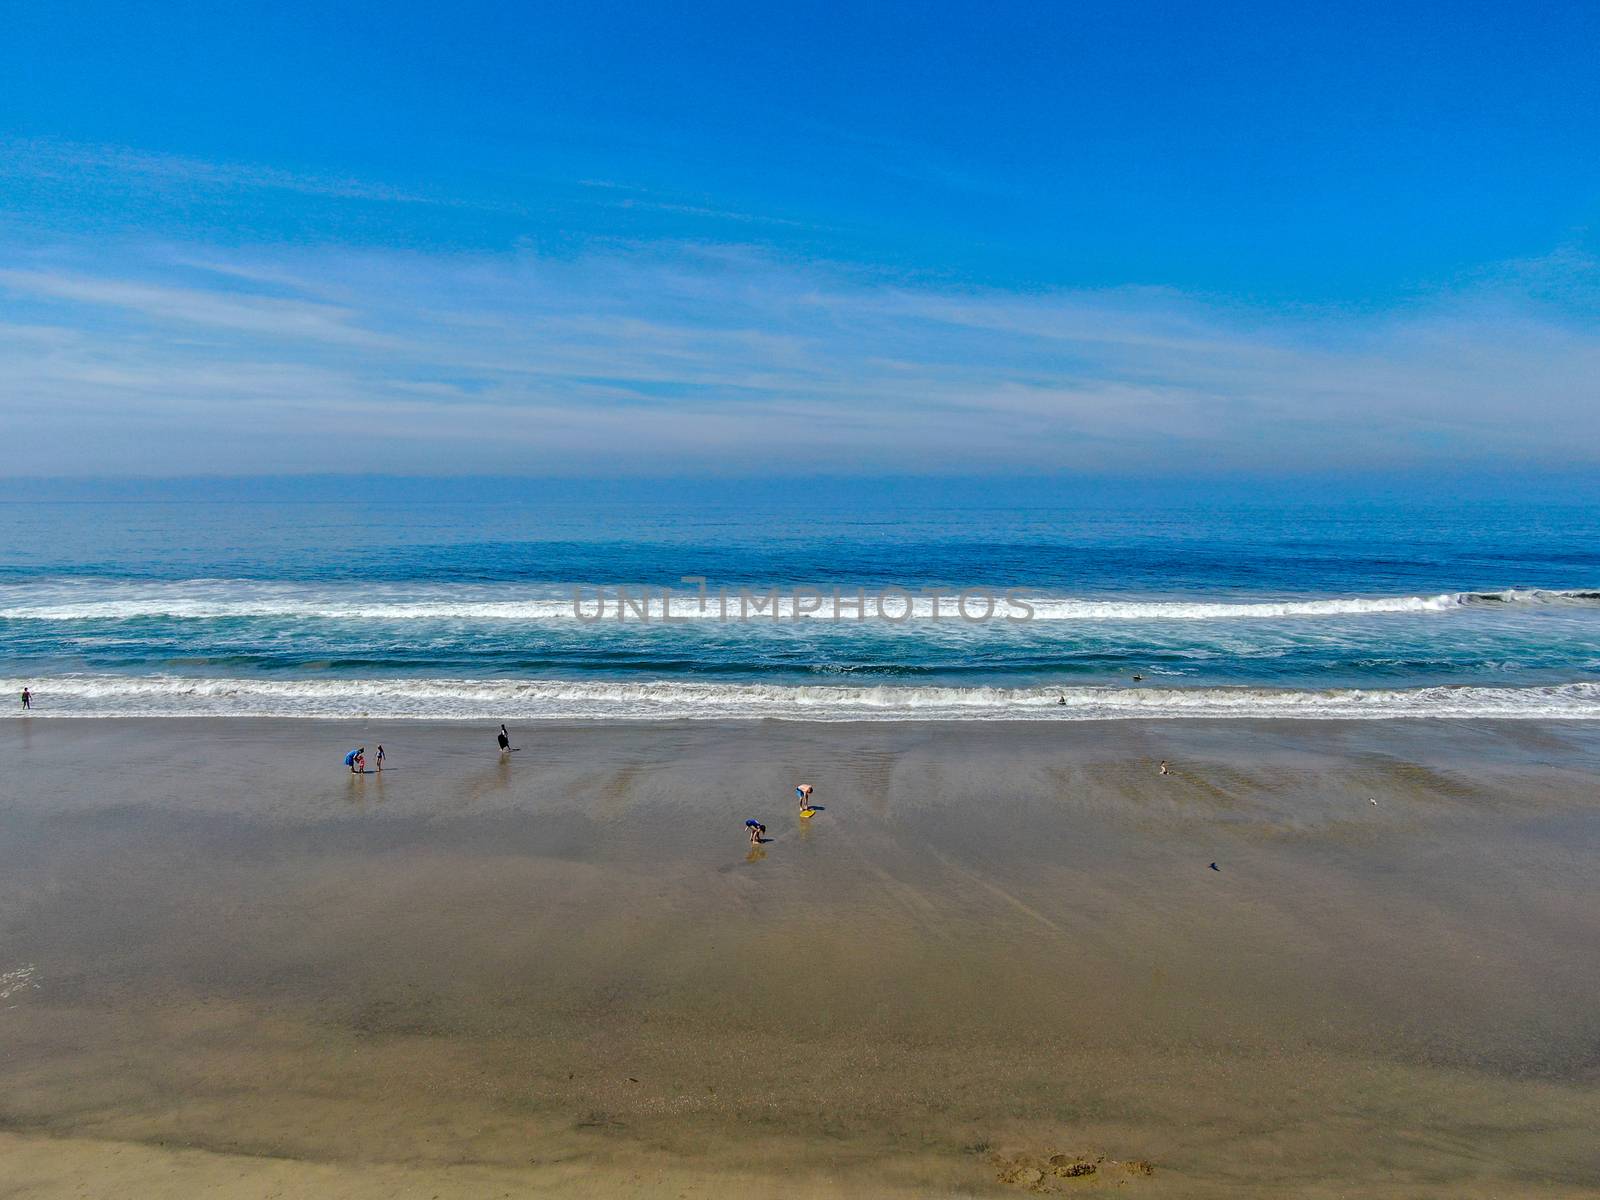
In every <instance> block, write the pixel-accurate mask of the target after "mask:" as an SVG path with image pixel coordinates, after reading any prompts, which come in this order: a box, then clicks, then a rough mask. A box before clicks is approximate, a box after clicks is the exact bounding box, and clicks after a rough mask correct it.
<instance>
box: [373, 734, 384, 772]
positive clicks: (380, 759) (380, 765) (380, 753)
mask: <svg viewBox="0 0 1600 1200" xmlns="http://www.w3.org/2000/svg"><path fill="white" fill-rule="evenodd" d="M375 761H376V762H377V764H378V774H380V775H381V774H383V743H382V742H379V743H378V756H377V759H376V760H375Z"/></svg>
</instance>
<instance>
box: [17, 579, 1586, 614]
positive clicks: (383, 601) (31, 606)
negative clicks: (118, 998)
mask: <svg viewBox="0 0 1600 1200" xmlns="http://www.w3.org/2000/svg"><path fill="white" fill-rule="evenodd" d="M841 590H842V591H843V593H844V594H843V597H842V598H841V599H836V598H835V596H834V595H833V594H832V593H826V594H822V595H816V596H811V595H807V596H805V597H802V598H796V597H795V596H794V595H793V594H792V593H786V592H785V591H784V590H783V589H779V590H778V592H777V595H776V599H773V598H772V596H773V592H772V590H771V589H764V590H755V589H751V590H750V591H749V592H748V593H747V596H748V598H746V597H745V596H742V595H741V594H739V593H738V592H733V593H729V594H728V596H727V597H726V599H721V598H719V597H718V596H717V595H716V594H714V593H713V594H712V595H711V596H709V597H707V598H702V597H700V596H698V595H694V594H686V593H684V592H682V591H678V592H674V593H673V594H672V595H671V597H670V599H668V598H666V597H664V596H663V593H662V592H661V591H660V590H659V589H657V590H655V591H654V592H653V593H652V594H651V598H650V599H648V600H641V599H640V597H641V595H642V593H641V592H640V591H639V590H634V591H632V592H630V593H629V596H630V597H631V599H628V600H624V599H622V598H621V597H619V596H618V595H617V593H616V592H615V590H610V591H607V590H605V589H600V590H596V589H592V588H591V589H584V590H582V591H581V592H575V591H574V590H573V589H572V588H565V589H562V588H555V587H549V586H542V587H539V588H536V589H535V588H527V587H519V586H516V585H497V586H481V585H479V586H475V585H447V586H440V585H434V586H430V587H402V586H399V585H382V584H378V585H311V584H307V585H297V584H266V583H255V582H250V581H230V580H184V581H174V582H168V583H147V584H119V583H115V582H108V581H77V580H74V581H71V582H67V583H55V584H8V585H4V586H3V587H0V620H13V621H61V622H70V621H126V620H139V619H150V618H168V619H174V620H235V619H250V618H260V619H279V620H325V621H373V622H408V621H440V622H503V621H526V622H542V623H543V622H586V623H591V624H592V623H600V622H605V623H611V624H615V623H635V624H637V623H645V622H652V621H653V622H666V621H673V622H678V621H733V620H741V621H755V622H760V621H774V620H776V621H789V620H818V621H837V622H850V623H854V622H855V621H857V620H885V619H889V620H894V621H903V620H917V621H932V620H945V621H951V622H954V621H957V620H959V619H960V618H961V617H962V616H963V615H965V616H966V617H967V618H969V619H974V618H976V619H993V620H1014V621H1022V620H1032V621H1212V620H1263V619H1274V618H1315V617H1355V616H1365V615H1379V614H1406V613H1412V614H1424V613H1448V612H1453V611H1457V610H1460V609H1463V608H1467V607H1472V606H1484V605H1496V606H1504V605H1600V591H1596V590H1583V589H1569V590H1553V589H1516V588H1509V589H1505V590H1502V591H1490V592H1439V593H1435V594H1431V595H1410V596H1351V597H1328V598H1315V599H1313V598H1305V597H1287V598H1276V599H1274V598H1261V599H1257V598H1244V599H1229V600H1198V599H1182V598H1178V599H1122V598H1116V599H1086V598H1077V597H1070V596H1051V595H1029V594H1027V593H1025V592H1022V591H1012V592H1010V593H1008V594H1006V595H1002V594H1000V593H998V592H996V591H993V590H986V591H984V592H983V594H984V595H986V596H988V597H990V598H991V600H992V603H986V601H985V600H984V599H982V598H977V597H976V595H974V598H971V599H970V600H969V602H968V603H966V604H965V605H964V606H958V601H957V597H958V593H957V591H956V590H954V589H940V594H941V596H942V599H940V600H935V599H933V598H931V597H928V596H915V595H910V594H907V593H903V592H899V591H893V590H891V591H890V592H888V593H887V594H884V595H883V598H882V599H881V600H880V601H874V599H873V596H872V594H871V593H869V595H868V599H867V602H866V603H865V604H863V603H861V601H860V600H859V598H858V597H857V596H856V595H855V594H854V593H853V592H852V591H850V590H847V589H841ZM975 592H976V590H975Z"/></svg>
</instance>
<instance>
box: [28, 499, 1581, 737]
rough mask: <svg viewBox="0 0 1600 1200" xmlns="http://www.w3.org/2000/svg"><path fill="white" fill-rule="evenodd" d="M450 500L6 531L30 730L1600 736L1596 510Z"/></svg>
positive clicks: (1328, 503)
mask: <svg viewBox="0 0 1600 1200" xmlns="http://www.w3.org/2000/svg"><path fill="white" fill-rule="evenodd" d="M429 490H430V492H431V494H429V495H427V496H424V497H417V496H411V497H408V498H404V499H349V498H344V499H331V500H296V499H284V498H274V499H271V500H259V501H258V500H240V499H221V500H218V499H211V500H201V499H195V500H156V501H137V500H93V501H61V500H39V501H29V500H14V501H8V502H4V503H0V664H3V665H0V677H3V678H4V681H5V686H6V687H8V688H9V689H10V690H11V692H12V694H13V696H15V695H16V694H17V693H18V692H19V691H20V689H21V688H22V687H24V686H27V687H29V688H30V689H31V690H32V692H33V694H34V697H35V704H34V708H33V709H32V710H31V715H32V716H33V717H35V718H48V717H55V716H97V717H115V716H193V715H216V716H230V715H239V716H319V717H320V716H327V717H360V716H366V717H372V718H383V719H401V718H428V719H462V720H475V721H501V720H505V721H513V722H515V721H530V720H537V719H543V718H580V719H597V720H605V719H644V718H724V719H726V718H761V717H769V718H797V719H810V720H828V719H848V720H866V719H916V718H923V719H928V718H933V719H962V720H983V719H1037V720H1064V719H1085V718H1099V717H1142V716H1152V717H1153V716H1175V715H1176V716H1182V715H1193V716H1209V717H1218V716H1222V717H1226V716H1240V717H1275V716H1277V717H1316V716H1339V717H1383V716H1422V717H1468V716H1492V717H1506V718H1517V717H1547V718H1551V717H1553V718H1591V719H1593V718H1600V509H1597V507H1596V506H1595V505H1594V504H1593V503H1591V502H1589V501H1587V500H1583V499H1577V498H1574V499H1572V500H1570V501H1565V502H1564V501H1562V500H1561V499H1560V498H1556V499H1554V500H1552V499H1551V498H1549V497H1539V498H1534V497H1526V498H1522V497H1518V496H1516V495H1505V496H1487V497H1476V498H1470V499H1465V500H1464V499H1462V498H1461V497H1459V496H1457V495H1451V494H1445V495H1431V496H1423V497H1420V498H1416V497H1413V498H1410V499H1404V500H1401V499H1393V498H1387V499H1382V498H1380V499H1357V498H1353V497H1352V498H1343V499H1341V498H1338V497H1332V498H1330V497H1329V496H1328V495H1326V494H1319V495H1318V496H1317V497H1315V498H1314V499H1307V500H1305V501H1303V502H1296V501H1294V500H1293V499H1292V498H1291V499H1288V500H1286V499H1285V498H1284V497H1283V496H1282V495H1274V496H1269V497H1253V496H1252V495H1250V494H1249V493H1248V492H1237V491H1236V492H1234V493H1231V494H1229V495H1226V496H1223V497H1220V498H1210V499H1207V498H1204V497H1201V498H1198V499H1197V498H1194V497H1190V496H1185V495H1181V494H1171V493H1168V494H1164V495H1161V496H1156V497H1138V496H1134V497H1132V498H1129V497H1128V496H1127V495H1122V494H1118V493H1115V492H1113V493H1112V494H1110V495H1103V494H1096V493H1094V492H1092V491H1090V492H1086V493H1085V494H1084V495H1083V496H1081V497H1077V498H1074V497H1070V496H1069V497H1065V498H1064V497H1063V496H1062V495H1061V493H1060V492H1059V491H1052V492H1051V493H1050V494H1049V495H1048V496H1047V497H1045V499H1044V501H1043V502H1042V503H1041V504H1039V505H1033V504H1028V503H1020V502H1019V500H1018V496H1017V494H1016V489H1010V490H1008V491H1005V493H1004V494H1003V495H999V496H997V497H995V498H994V499H993V500H992V502H991V501H990V500H989V498H987V497H986V496H985V495H983V494H982V493H981V492H975V491H973V490H972V489H970V488H968V489H964V490H962V491H961V492H960V494H959V495H957V496H952V497H951V498H949V500H948V502H944V501H942V500H941V498H940V497H939V495H938V494H937V489H932V494H931V495H930V491H929V489H924V490H923V491H922V492H921V493H919V495H918V496H917V497H916V498H915V500H911V499H907V498H904V497H900V498H895V497H892V496H891V497H890V498H889V499H888V500H885V499H884V498H883V497H881V496H880V497H878V498H876V499H871V500H868V501H862V500H859V499H852V498H848V497H842V496H839V495H836V494H831V493H830V492H829V490H828V489H826V488H823V489H815V490H813V489H808V488H789V487H785V488H783V489H775V490H774V494H773V495H771V496H762V495H759V494H758V495H756V496H753V497H752V496H742V497H739V498H737V499H732V498H727V497H723V498H720V499H719V498H716V497H712V498H708V499H703V500H702V499H695V498H692V497H685V496H683V495H681V494H680V495H675V496H672V497H668V498H665V499H659V500H657V499H652V498H651V497H649V496H648V495H638V494H635V495H633V496H631V497H629V498H627V499H618V498H607V497H606V496H605V495H604V494H603V493H601V494H598V495H596V494H592V493H591V494H587V495H585V496H583V497H581V498H572V499H561V498H559V497H556V498H550V497H548V496H542V497H540V498H538V499H518V498H506V497H503V496H497V497H491V498H487V499H484V498H474V497H473V496H472V495H470V489H462V488H455V487H452V486H449V485H440V486H437V487H434V488H431V489H429ZM458 493H467V494H458ZM685 580H687V582H686V581H685ZM702 581H703V582H702ZM1135 677H1137V679H1136V678H1135ZM5 711H7V713H8V715H10V716H13V717H15V716H18V715H20V706H19V705H17V704H16V703H15V701H13V702H12V703H11V704H10V705H9V707H8V709H7V710H5Z"/></svg>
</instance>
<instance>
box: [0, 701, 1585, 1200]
mask: <svg viewBox="0 0 1600 1200" xmlns="http://www.w3.org/2000/svg"><path fill="white" fill-rule="evenodd" d="M514 734H520V744H521V745H522V747H523V750H522V751H521V752H520V753H518V754H515V755H512V756H509V758H508V759H505V760H502V759H500V758H499V756H498V755H497V753H496V751H495V748H494V745H493V727H492V726H489V725H485V726H483V727H481V728H477V729H473V728H470V727H465V726H463V725H462V724H460V723H457V722H448V723H437V722H435V723H426V722H408V723H405V724H404V725H401V724H400V723H398V722H397V723H395V724H394V726H392V727H391V726H389V725H388V724H387V723H385V722H362V721H329V720H319V719H306V718H279V719H256V720H241V719H238V718H214V719H196V718H188V719H181V720H177V721H175V720H173V719H170V718H162V719H145V720H140V719H118V720H85V719H56V720H51V721H48V722H39V723H36V724H30V723H25V722H5V723H0V752H3V753H4V754H5V755H6V761H7V763H8V767H9V770H8V778H7V783H6V787H5V793H4V801H3V803H0V976H6V977H7V978H9V979H10V980H11V984H7V985H6V986H7V987H8V988H10V990H11V994H9V995H8V996H7V998H6V999H5V1000H4V1001H3V1002H0V1035H3V1036H4V1037H5V1040H6V1044H7V1045H8V1047H9V1051H8V1056H7V1057H6V1059H5V1060H4V1062H3V1063H0V1095H3V1096H4V1100H3V1101H0V1129H3V1131H4V1133H3V1134H0V1136H3V1137H4V1139H5V1141H6V1142H7V1158H8V1165H9V1164H11V1163H16V1164H17V1166H16V1167H15V1170H16V1171H17V1172H18V1174H17V1175H16V1176H14V1178H16V1179H18V1180H25V1181H27V1183H28V1184H29V1185H31V1186H34V1187H36V1189H37V1193H38V1194H40V1195H45V1196H53V1195H70V1194H75V1191H82V1190H85V1189H87V1190H89V1191H92V1192H99V1193H102V1194H110V1193H115V1194H119V1195H124V1196H128V1197H133V1198H139V1197H144V1196H149V1197H155V1196H158V1195H161V1194H164V1189H165V1193H166V1194H170V1190H171V1181H172V1179H174V1178H186V1179H190V1180H193V1181H194V1186H195V1188H196V1189H197V1190H206V1191H207V1192H208V1194H216V1195H220V1196H224V1197H238V1198H240V1200H243V1198H244V1197H255V1196H265V1195H269V1194H289V1195H295V1194H305V1195H308V1196H310V1195H316V1194H328V1193H329V1192H330V1191H333V1192H336V1193H337V1194H341V1195H345V1194H348V1195H353V1196H359V1195H363V1194H373V1195H377V1194H380V1193H381V1194H395V1195H402V1196H411V1195H419V1196H422V1195H426V1196H433V1195H441V1196H445V1197H455V1196H463V1197H465V1196H469V1195H478V1194H483V1193H484V1192H485V1191H486V1190H488V1189H489V1188H490V1187H491V1186H492V1187H499V1188H501V1190H505V1191H512V1192H514V1193H515V1192H517V1191H518V1190H520V1191H522V1192H526V1193H531V1194H552V1195H575V1196H589V1195H617V1194H621V1195H629V1194H635V1195H641V1196H643V1195H651V1194H658V1193H659V1192H661V1191H662V1190H664V1189H666V1188H673V1189H676V1191H675V1192H674V1193H673V1194H676V1193H677V1192H682V1193H684V1194H687V1195H691V1196H693V1195H704V1196H714V1195H720V1194H727V1193H728V1192H729V1191H737V1192H739V1193H740V1194H750V1195H755V1196H763V1195H767V1196H773V1197H777V1196H816V1197H823V1196H828V1197H833V1196H849V1195H864V1194H871V1195H885V1196H913V1195H951V1196H996V1197H999V1196H1010V1195H1025V1194H1030V1192H1032V1193H1033V1194H1038V1193H1040V1192H1042V1193H1043V1194H1047V1195H1048V1194H1066V1193H1068V1192H1069V1191H1077V1190H1083V1189H1088V1190H1102V1189H1114V1190H1116V1191H1118V1192H1122V1193H1126V1194H1128V1195H1130V1196H1140V1195H1144V1196H1202V1197H1205V1196H1217V1197H1222V1196H1229V1197H1233V1196H1243V1197H1250V1196H1260V1197H1263V1198H1265V1197H1275V1196H1279V1195H1283V1194H1286V1193H1291V1192H1292V1193H1295V1194H1306V1195H1310V1194H1320V1192H1327V1193H1329V1194H1332V1193H1334V1192H1339V1191H1350V1190H1357V1191H1360V1192H1361V1193H1362V1194H1364V1195H1374V1196H1386V1195H1387V1196H1395V1197H1400V1196H1405V1197H1415V1196H1429V1197H1440V1198H1441V1200H1442V1198H1443V1197H1446V1196H1491V1195H1503V1194H1507V1193H1515V1194H1518V1195H1538V1196H1552V1197H1554V1196H1578V1195H1597V1194H1600V1153H1597V1152H1596V1150H1595V1149H1594V1146H1593V1138H1592V1136H1591V1135H1592V1121H1593V1117H1592V1114H1593V1112H1594V1109H1595V1106H1596V1104H1597V1103H1600V1072H1596V1070H1595V1068H1594V1064H1593V1055H1592V1047H1593V1044H1594V1041H1593V1039H1594V1037H1595V1036H1596V1035H1597V1034H1600V1027H1597V1026H1596V1025H1595V1019H1594V1016H1593V1010H1592V1005H1591V1004H1590V1003H1589V997H1591V996H1592V995H1593V994H1594V991H1595V989H1596V988H1600V951H1597V950H1596V946H1600V905H1597V903H1596V902H1595V899H1594V897H1595V895H1597V894H1600V890H1597V887H1596V885H1597V883H1600V879H1597V870H1596V867H1595V865H1594V862H1593V855H1592V854H1590V853H1589V852H1588V851H1587V849H1586V847H1591V846H1593V845H1595V844H1600V811H1597V810H1596V809H1595V807H1594V806H1593V804H1592V803H1591V799H1590V798H1591V797H1592V795H1593V783H1594V780H1595V778H1596V777H1600V723H1589V722H1530V721H1501V722H1494V721H1481V720H1478V721H1472V720H1442V719H1417V720H1409V721H1371V720H1364V721H1342V722H1341V721H1329V720H1298V721H1289V720H1269V721H1254V722H1250V721H1240V720H1238V719H1228V720H1214V721H1204V720H1196V719H1172V720H1167V721H1152V720H1132V721H1106V722H1071V723H1062V724H1059V725H1050V724H1047V723H1036V722H965V723H961V722H957V723H938V722H866V723H843V722H829V723H809V724H808V723H802V722H788V721H766V722H748V721H733V722H722V723H713V722H707V721H657V722H639V723H632V722H629V723H619V722H613V721H606V722H549V723H541V724H540V725H539V726H538V727H537V728H534V729H529V730H521V731H518V730H515V728H514ZM380 740H381V741H383V742H384V743H385V746H386V748H387V749H388V751H389V763H390V764H391V765H390V768H389V769H387V770H385V772H384V773H383V775H382V776H378V775H374V774H369V775H367V776H362V777H352V776H350V775H349V773H348V772H347V771H345V770H344V769H343V768H342V766H341V765H340V764H339V756H340V755H342V753H343V751H344V750H345V749H347V748H348V746H347V745H346V743H347V742H348V743H349V745H354V744H357V742H358V741H365V744H366V745H367V748H368V751H369V758H370V755H371V751H372V749H373V745H374V743H375V742H376V741H380ZM513 740H514V742H517V741H518V740H519V739H518V737H516V736H514V739H513ZM1161 759H1167V760H1169V761H1170V763H1171V769H1172V774H1171V775H1170V776H1161V775H1160V774H1159V773H1158V772H1157V770H1156V763H1157V762H1158V761H1159V760H1161ZM800 781H805V782H810V783H812V784H814V785H815V786H816V789H817V790H816V795H815V798H814V799H815V803H816V804H817V805H818V806H819V807H820V809H821V811H820V812H819V813H818V814H817V816H816V818H815V819H811V820H806V821H800V820H798V819H796V814H795V801H794V799H793V787H794V784H795V783H796V782H800ZM1369 799H1376V800H1378V803H1377V804H1376V805H1374V804H1371V803H1369ZM746 816H754V817H760V818H764V819H765V821H766V823H767V824H768V826H769V836H770V838H771V841H770V842H769V843H768V844H767V845H765V846H763V847H761V848H759V849H758V850H753V849H752V848H751V847H750V846H749V845H748V844H747V842H746V840H745V838H744V837H743V831H742V821H743V819H744V818H745V817H746ZM1213 862H1214V863H1216V864H1217V867H1218V870H1212V869H1211V868H1210V866H1209V864H1211V863H1213ZM12 984H14V985H15V986H14V987H12ZM241 1156H242V1157H241ZM1052 1158H1057V1159H1059V1160H1060V1162H1059V1163H1057V1164H1055V1165H1052ZM1080 1163H1087V1164H1090V1165H1094V1166H1095V1171H1094V1172H1092V1173H1088V1174H1084V1175H1081V1176H1079V1175H1071V1176H1069V1175H1061V1174H1056V1173H1053V1172H1055V1171H1056V1169H1057V1167H1059V1169H1060V1170H1062V1171H1066V1170H1068V1169H1069V1167H1070V1168H1071V1169H1073V1170H1079V1169H1081V1167H1080V1166H1079V1165H1078V1164H1080ZM1062 1164H1066V1165H1062ZM1135 1164H1148V1166H1149V1168H1150V1171H1151V1173H1149V1174H1146V1173H1144V1168H1143V1166H1141V1165H1135ZM275 1189H276V1190H275ZM296 1189H298V1191H297V1190H296ZM363 1189H366V1191H363ZM429 1189H432V1190H429Z"/></svg>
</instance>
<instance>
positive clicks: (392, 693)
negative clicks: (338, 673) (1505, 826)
mask: <svg viewBox="0 0 1600 1200" xmlns="http://www.w3.org/2000/svg"><path fill="white" fill-rule="evenodd" d="M31 686H32V688H33V691H34V694H35V697H36V701H35V707H34V709H33V711H32V714H31V716H32V717H199V716H206V717H322V718H380V719H386V720H388V719H395V720H404V719H427V720H448V721H468V720H471V721H501V720H507V721H512V720H517V721H534V720H546V719H565V720H659V719H688V720H750V719H762V718H770V719H778V720H806V721H896V720H898V721H906V720H938V721H950V720H960V721H985V720H987V721H1002V720H1003V721H1015V720H1040V721H1052V720H1107V719H1121V718H1159V717H1207V718H1217V717H1254V718H1305V719H1322V718H1393V717H1424V718H1439V717H1458V718H1460V717H1477V718H1496V719H1523V718H1529V719H1532V718H1540V719H1579V720H1596V719H1600V683H1565V684H1553V685H1544V686H1528V687H1477V686H1453V687H1421V688H1396V689H1365V688H1344V689H1330V690H1289V689H1273V688H1257V687H1237V688H1229V687H1196V688H1154V687H1153V688H1119V687H1069V688H1039V687H1033V688H995V687H971V688H962V687H907V686H900V687H894V686H888V687H820V686H818V687H810V686H780V685H774V684H729V683H686V682H640V683H620V682H574V683H567V682H558V681H523V682H518V681H515V680H499V679H496V680H483V679H422V678H413V679H383V680H371V679H365V680H363V679H336V680H335V679H316V680H307V679H296V680H256V679H195V678H184V677H180V676H162V675H158V676H119V675H62V676H57V677H54V678H50V679H43V680H33V681H31ZM0 687H9V688H10V689H11V691H12V692H13V693H15V692H16V691H17V690H18V689H19V688H20V687H21V681H18V680H10V681H6V682H5V683H4V684H0ZM1063 701H1064V703H1063Z"/></svg>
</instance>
